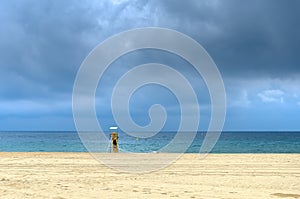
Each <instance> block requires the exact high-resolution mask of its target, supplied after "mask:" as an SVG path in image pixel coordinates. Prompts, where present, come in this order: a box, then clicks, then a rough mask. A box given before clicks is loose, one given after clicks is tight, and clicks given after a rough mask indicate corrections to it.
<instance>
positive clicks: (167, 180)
mask: <svg viewBox="0 0 300 199" xmlns="http://www.w3.org/2000/svg"><path fill="white" fill-rule="evenodd" d="M131 155H135V154H131ZM144 155H145V156H146V155H147V154H144ZM151 155H154V156H155V155H157V156H160V157H163V156H168V154H151ZM103 156H106V157H109V158H112V159H115V160H118V159H119V158H120V156H128V154H103ZM120 164H122V163H120ZM0 198H1V199H2V198H14V199H15V198H53V199H62V198H300V154H210V155H208V156H207V157H206V158H205V159H199V155H198V154H184V155H183V156H182V157H181V158H180V159H179V160H178V161H176V162H175V163H174V164H172V165H169V166H168V167H166V168H164V169H162V170H159V171H155V172H150V173H146V174H132V173H125V172H121V171H116V170H113V169H111V168H109V167H106V166H105V165H102V164H100V163H99V162H98V161H96V160H95V159H94V158H93V157H92V156H91V155H90V154H88V153H0Z"/></svg>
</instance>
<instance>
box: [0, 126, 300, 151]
mask: <svg viewBox="0 0 300 199" xmlns="http://www.w3.org/2000/svg"><path fill="white" fill-rule="evenodd" d="M106 135H107V137H108V138H109V133H108V132H106ZM175 135H176V132H160V133H158V134H156V135H155V136H153V137H151V138H146V139H141V138H135V137H131V136H128V135H127V134H124V133H122V132H121V133H120V132H119V148H120V151H121V152H122V151H123V152H137V153H138V152H155V151H159V150H160V148H162V147H163V146H165V145H167V144H168V143H169V142H171V141H172V139H173V138H174V136H175ZM204 136H205V133H204V132H198V133H197V136H196V137H195V139H194V141H193V143H192V144H191V145H190V147H189V148H188V150H187V151H186V153H199V150H200V147H201V144H202V141H203V138H204ZM107 146H108V148H107V149H106V150H104V151H103V152H109V151H110V148H109V142H108V143H107ZM179 148H180V146H179ZM1 151H2V152H3V151H5V152H39V151H45V152H87V151H88V150H87V149H86V148H85V146H84V144H83V143H82V141H81V140H80V138H79V135H78V134H77V132H61V131H60V132H44V131H43V132H38V131H35V132H28V131H26V132H12V131H10V132H0V152H1ZM168 152H179V151H176V150H171V151H168ZM211 153H300V132H222V134H221V136H220V139H219V140H218V142H217V143H216V145H215V146H214V148H213V150H212V151H211Z"/></svg>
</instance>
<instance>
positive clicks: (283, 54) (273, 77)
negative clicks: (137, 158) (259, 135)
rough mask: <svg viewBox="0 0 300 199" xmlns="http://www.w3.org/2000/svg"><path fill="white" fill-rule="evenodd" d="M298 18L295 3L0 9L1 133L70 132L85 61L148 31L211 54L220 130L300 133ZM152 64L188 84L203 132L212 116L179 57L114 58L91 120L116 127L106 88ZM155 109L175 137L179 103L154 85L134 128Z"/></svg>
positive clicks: (106, 1) (21, 5) (4, 5)
mask: <svg viewBox="0 0 300 199" xmlns="http://www.w3.org/2000/svg"><path fill="white" fill-rule="evenodd" d="M299 9H300V1H298V0H289V1H285V0H253V1H247V2H246V1H241V0H227V1H221V0H201V1H198V0H187V1H173V0H164V1H161V0H139V1H136V0H101V1H99V0H91V1H87V0H86V1H85V0H81V1H79V0H78V1H77V0H65V1H50V0H41V1H36V0H26V1H21V0H19V1H18V0H11V1H1V3H0V130H1V131H6V130H25V131H31V130H37V131H38V130H46V131H47V130H48V131H55V130H71V131H72V130H76V129H75V125H74V121H73V115H72V92H73V85H74V81H75V78H76V74H77V72H78V69H79V67H80V65H81V63H82V62H83V60H84V59H85V57H86V56H87V55H88V54H89V52H90V51H91V50H92V49H93V48H95V47H96V46H97V45H98V44H99V43H101V42H103V41H104V40H105V39H107V38H109V37H110V36H112V35H114V34H117V33H119V32H122V31H126V30H130V29H133V28H142V27H149V26H150V27H163V28H170V29H173V30H176V31H180V32H182V33H184V34H186V35H188V36H190V37H191V38H193V39H194V40H196V41H197V42H199V43H200V44H201V45H202V46H203V47H204V48H205V49H206V51H207V52H208V53H209V54H210V56H211V57H212V59H213V60H214V62H215V63H216V65H217V67H218V69H219V71H220V73H221V75H222V78H223V81H224V85H225V90H226V96H227V110H226V111H227V115H226V121H225V124H224V130H228V131H249V130H257V131H259V130H261V131H273V130H276V131H297V130H300V122H299V118H300V117H299V116H300V56H299V52H300V37H299V35H300V24H299V19H300V13H299ZM150 62H157V63H163V64H166V65H172V67H173V68H174V69H176V70H178V71H180V73H182V74H183V75H185V76H186V77H187V79H189V81H190V82H191V84H192V85H193V87H194V89H195V92H196V93H197V97H198V101H199V106H200V109H201V116H200V119H201V121H200V127H199V129H201V130H202V129H204V130H205V129H206V128H207V126H208V123H209V121H210V110H211V109H210V108H209V105H210V98H209V94H208V91H207V87H206V86H205V84H204V82H203V79H202V78H201V76H199V75H197V74H196V73H195V71H194V70H193V68H192V66H190V65H189V64H188V63H186V62H185V60H182V59H181V58H180V57H178V56H175V55H173V54H171V53H167V52H161V51H159V50H151V49H149V50H144V51H138V52H132V53H129V54H128V55H125V56H122V57H120V58H119V59H118V60H116V61H115V62H114V63H112V65H111V67H110V68H109V69H108V70H107V71H106V72H105V75H104V77H103V79H101V80H100V84H99V86H98V89H97V94H96V111H97V116H98V120H99V123H100V125H101V126H103V129H107V128H108V126H110V125H114V124H115V121H114V119H113V116H112V112H111V109H110V103H111V102H110V99H111V93H112V89H113V88H114V86H113V85H114V84H115V83H116V82H117V80H118V79H119V78H120V77H121V75H122V74H124V73H126V71H128V70H130V69H132V68H133V67H134V66H136V65H138V64H145V63H150ZM158 73H159V72H158ZM148 75H149V74H148ZM154 75H155V74H154ZM141 78H143V77H141ZM166 78H168V76H166ZM175 84H176V82H175ZM178 85H180V84H178ZM182 92H183V94H184V92H185V91H182ZM156 103H160V104H162V105H163V106H165V108H166V111H167V113H168V119H167V122H166V124H165V127H164V130H176V129H177V128H178V124H179V121H180V109H179V105H178V101H177V100H176V98H175V96H174V94H172V93H171V92H170V91H169V90H167V89H165V88H162V87H160V86H157V85H148V86H144V87H142V88H140V89H139V90H137V92H136V93H134V95H133V96H132V99H131V101H130V111H131V116H132V119H133V120H134V121H135V122H136V123H137V124H139V125H147V124H148V123H149V121H150V119H149V116H148V109H149V107H150V106H151V105H153V104H156Z"/></svg>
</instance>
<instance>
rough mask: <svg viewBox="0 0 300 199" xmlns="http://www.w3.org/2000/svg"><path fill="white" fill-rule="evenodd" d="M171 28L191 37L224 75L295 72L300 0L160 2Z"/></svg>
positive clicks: (298, 66)
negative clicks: (205, 51) (206, 51)
mask: <svg viewBox="0 0 300 199" xmlns="http://www.w3.org/2000/svg"><path fill="white" fill-rule="evenodd" d="M159 2H160V3H161V4H162V7H161V8H163V9H164V10H165V15H166V16H167V17H168V20H167V23H169V26H170V27H173V28H177V29H178V30H181V31H183V32H186V33H188V34H190V35H192V36H193V37H194V38H196V39H197V40H198V41H199V42H200V43H201V44H203V45H204V47H205V48H206V49H207V50H208V52H209V53H210V54H211V56H212V57H213V59H214V60H215V61H216V63H217V65H218V66H219V68H220V70H221V71H222V72H223V73H225V74H232V73H233V72H236V73H247V74H249V72H250V74H251V73H252V75H253V74H254V75H257V73H263V74H264V75H266V74H270V75H271V76H284V75H286V74H291V73H299V72H300V58H299V52H300V38H299V35H300V24H299V18H300V13H299V9H300V2H299V1H297V0H291V1H283V0H264V1H261V0H254V1H239V0H229V1H159Z"/></svg>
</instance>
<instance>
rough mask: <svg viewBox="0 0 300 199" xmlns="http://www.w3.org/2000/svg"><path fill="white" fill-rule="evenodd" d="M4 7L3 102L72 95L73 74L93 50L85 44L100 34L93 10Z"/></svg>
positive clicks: (60, 5) (22, 4)
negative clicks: (61, 93) (64, 93)
mask: <svg viewBox="0 0 300 199" xmlns="http://www.w3.org/2000/svg"><path fill="white" fill-rule="evenodd" d="M71 3H72V4H71ZM2 4H4V5H2V6H1V9H2V10H1V15H2V16H1V27H2V28H1V37H0V43H1V45H0V52H1V54H0V65H1V83H2V86H1V89H0V96H1V98H14V97H16V98H20V97H25V96H26V95H27V96H28V97H31V98H34V97H35V96H45V95H47V96H48V97H49V96H51V94H52V93H59V92H66V91H68V92H70V91H71V90H72V84H73V81H74V77H75V74H76V70H77V68H78V67H79V65H80V63H81V61H82V60H83V59H84V57H85V55H86V54H87V53H88V51H89V50H90V49H91V47H92V45H94V42H95V41H90V39H89V38H90V37H92V38H94V37H95V34H97V33H99V29H100V27H98V22H97V18H95V17H94V16H95V13H94V12H96V10H95V9H93V8H92V6H91V5H90V7H89V5H88V4H80V3H79V2H75V1H72V2H70V1H12V2H8V1H7V2H2ZM85 38H86V39H85Z"/></svg>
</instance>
